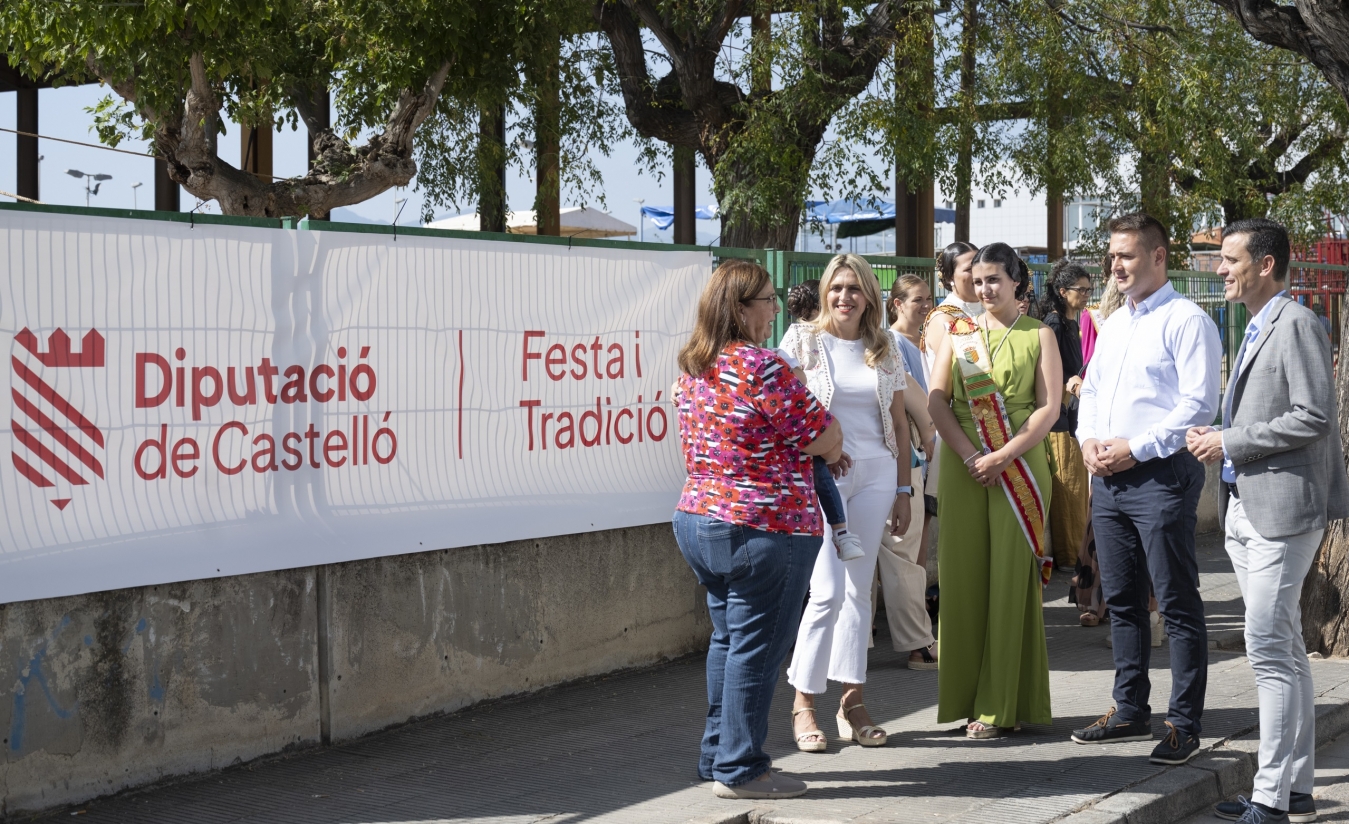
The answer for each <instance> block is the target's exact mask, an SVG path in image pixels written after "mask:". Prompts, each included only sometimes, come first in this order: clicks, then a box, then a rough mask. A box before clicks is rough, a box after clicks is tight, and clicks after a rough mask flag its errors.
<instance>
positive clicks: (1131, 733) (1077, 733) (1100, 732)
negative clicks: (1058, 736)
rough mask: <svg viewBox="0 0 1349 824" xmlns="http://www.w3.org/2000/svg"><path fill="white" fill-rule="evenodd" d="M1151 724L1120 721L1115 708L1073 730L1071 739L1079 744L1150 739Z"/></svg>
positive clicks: (1151, 736)
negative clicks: (1091, 722) (1085, 725)
mask: <svg viewBox="0 0 1349 824" xmlns="http://www.w3.org/2000/svg"><path fill="white" fill-rule="evenodd" d="M1152 738H1153V735H1152V724H1151V723H1150V722H1148V721H1142V722H1139V721H1121V720H1120V719H1119V716H1117V715H1115V708H1114V707H1111V708H1110V712H1108V713H1106V714H1105V715H1103V716H1101V717H1100V718H1098V719H1097V720H1096V723H1094V724H1092V725H1091V726H1090V727H1083V728H1082V729H1080V730H1073V740H1074V741H1076V742H1077V743H1079V744H1115V743H1119V742H1121V741H1151V740H1152Z"/></svg>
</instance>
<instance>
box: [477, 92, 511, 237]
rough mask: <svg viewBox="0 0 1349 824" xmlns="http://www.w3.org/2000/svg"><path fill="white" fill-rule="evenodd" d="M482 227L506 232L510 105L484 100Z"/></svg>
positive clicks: (481, 121)
mask: <svg viewBox="0 0 1349 824" xmlns="http://www.w3.org/2000/svg"><path fill="white" fill-rule="evenodd" d="M478 179H479V184H478V228H479V229H480V230H481V231H484V232H505V231H506V105H505V104H504V103H502V104H495V103H484V104H483V105H482V111H481V113H480V114H479V115H478Z"/></svg>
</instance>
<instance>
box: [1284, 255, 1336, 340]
mask: <svg viewBox="0 0 1349 824" xmlns="http://www.w3.org/2000/svg"><path fill="white" fill-rule="evenodd" d="M1293 259H1294V260H1297V261H1303V262H1306V263H1329V264H1331V265H1335V266H1349V239H1341V238H1337V237H1335V236H1334V235H1333V234H1328V235H1327V237H1326V238H1324V239H1323V240H1320V241H1318V242H1317V243H1316V245H1314V246H1312V247H1311V248H1309V249H1306V250H1303V251H1300V252H1299V251H1295V252H1294V253H1293ZM1346 274H1349V272H1344V271H1340V270H1335V269H1316V268H1312V267H1296V268H1293V269H1292V270H1291V271H1290V272H1289V273H1288V291H1289V294H1290V295H1291V296H1292V297H1294V298H1295V299H1297V300H1298V301H1299V302H1301V303H1303V304H1304V305H1306V306H1308V307H1311V308H1312V309H1313V310H1314V311H1315V310H1316V309H1318V308H1320V309H1321V310H1322V311H1321V313H1322V314H1324V315H1325V316H1326V317H1328V318H1330V324H1331V333H1330V337H1331V340H1332V342H1333V343H1334V344H1335V346H1336V347H1337V348H1338V347H1339V343H1340V325H1341V323H1342V321H1343V311H1344V284H1345V275H1346Z"/></svg>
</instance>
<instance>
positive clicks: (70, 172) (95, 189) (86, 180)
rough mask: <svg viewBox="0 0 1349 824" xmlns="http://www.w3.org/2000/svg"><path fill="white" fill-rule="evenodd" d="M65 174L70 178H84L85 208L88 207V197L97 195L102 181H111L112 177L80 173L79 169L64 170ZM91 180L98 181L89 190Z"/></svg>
mask: <svg viewBox="0 0 1349 824" xmlns="http://www.w3.org/2000/svg"><path fill="white" fill-rule="evenodd" d="M66 174H68V175H70V176H71V177H82V178H84V205H85V206H88V205H89V196H90V195H96V194H98V189H99V187H100V186H102V185H103V181H105V180H112V175H105V174H93V173H91V172H81V171H80V170H79V169H66ZM91 180H97V181H98V182H97V183H95V184H94V187H93V188H92V189H91V188H89V181H91Z"/></svg>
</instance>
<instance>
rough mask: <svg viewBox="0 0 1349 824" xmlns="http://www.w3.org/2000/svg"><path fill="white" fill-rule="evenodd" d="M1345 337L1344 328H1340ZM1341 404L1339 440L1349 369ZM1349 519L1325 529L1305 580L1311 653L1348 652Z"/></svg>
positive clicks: (1347, 426)
mask: <svg viewBox="0 0 1349 824" xmlns="http://www.w3.org/2000/svg"><path fill="white" fill-rule="evenodd" d="M1340 339H1341V340H1343V339H1344V330H1343V328H1341V330H1340ZM1335 395H1336V397H1337V398H1338V400H1339V405H1340V443H1344V442H1345V441H1346V439H1347V438H1349V416H1346V415H1345V414H1344V410H1345V409H1349V369H1340V370H1338V374H1337V375H1336V376H1335ZM1346 607H1349V521H1334V522H1332V523H1331V524H1330V526H1329V527H1328V528H1327V529H1326V535H1325V538H1323V539H1322V540H1321V549H1320V551H1319V552H1317V554H1316V561H1315V562H1313V563H1312V568H1311V572H1309V573H1308V574H1307V578H1306V580H1304V581H1303V582H1302V637H1303V639H1304V640H1305V641H1306V642H1307V651H1308V652H1319V653H1321V654H1322V655H1327V656H1330V655H1334V656H1340V657H1343V656H1346V655H1349V609H1346Z"/></svg>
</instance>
